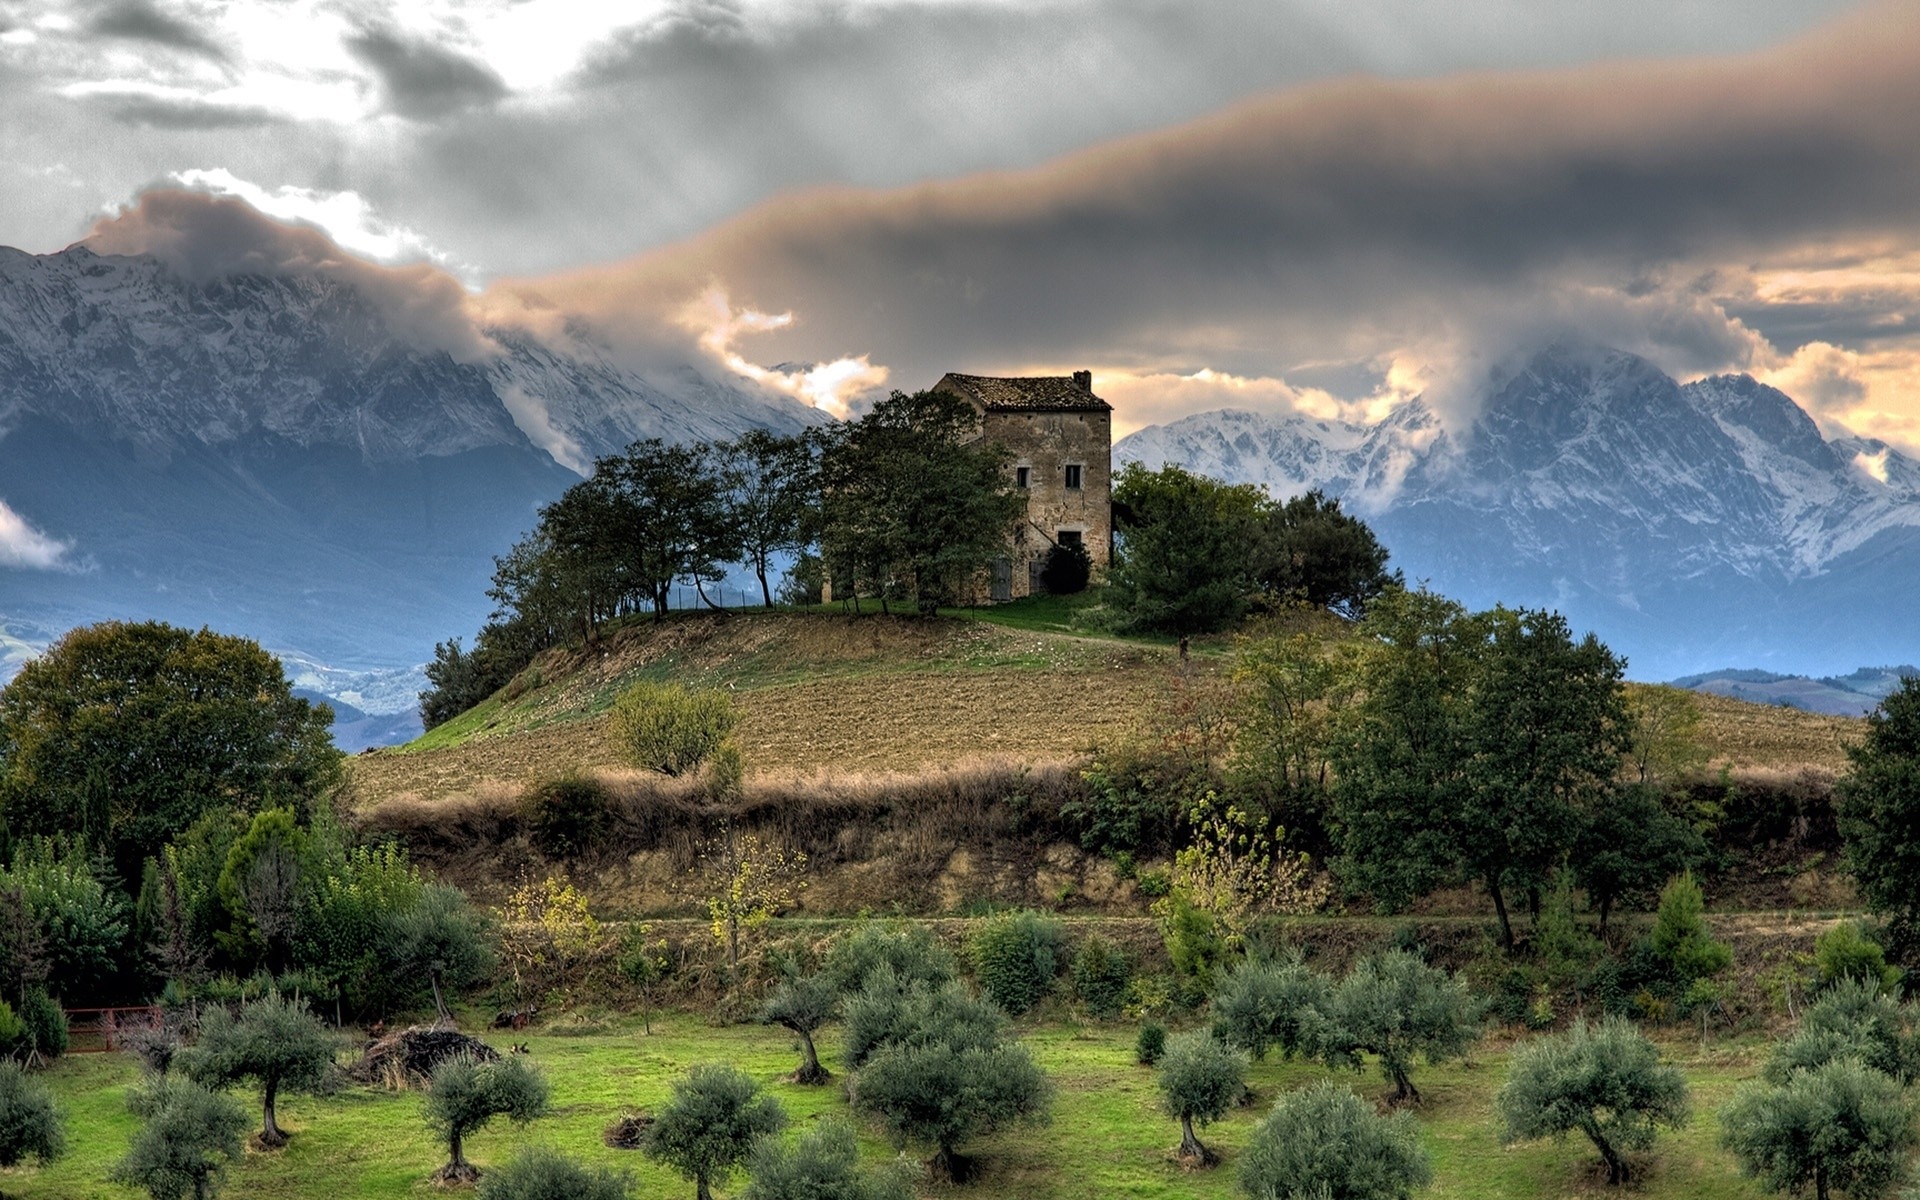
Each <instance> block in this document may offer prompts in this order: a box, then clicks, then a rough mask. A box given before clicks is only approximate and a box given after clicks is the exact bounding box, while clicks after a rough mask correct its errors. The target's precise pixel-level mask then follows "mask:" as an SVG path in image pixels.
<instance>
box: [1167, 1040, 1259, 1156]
mask: <svg viewBox="0 0 1920 1200" xmlns="http://www.w3.org/2000/svg"><path fill="white" fill-rule="evenodd" d="M1155 1082H1156V1083H1157V1084H1158V1085H1159V1088H1160V1108H1161V1110H1162V1111H1163V1112H1165V1113H1166V1114H1167V1115H1168V1116H1170V1117H1173V1118H1175V1119H1176V1120H1178V1121H1179V1122H1180V1157H1182V1158H1187V1159H1192V1160H1193V1161H1195V1162H1202V1163H1208V1162H1212V1161H1214V1157H1215V1156H1214V1154H1213V1152H1212V1151H1210V1150H1208V1149H1207V1148H1206V1147H1205V1146H1204V1145H1202V1144H1201V1142H1200V1139H1199V1138H1197V1137H1195V1136H1194V1133H1193V1127H1194V1125H1195V1124H1196V1123H1198V1124H1199V1125H1201V1126H1202V1127H1205V1126H1207V1125H1211V1124H1212V1123H1213V1122H1215V1121H1217V1120H1219V1119H1220V1118H1221V1117H1223V1116H1225V1115H1226V1114H1227V1112H1228V1111H1229V1110H1230V1109H1232V1108H1233V1106H1234V1105H1235V1104H1237V1103H1239V1101H1240V1097H1241V1096H1242V1095H1243V1094H1244V1093H1245V1092H1246V1090H1247V1055H1246V1052H1245V1051H1243V1050H1236V1049H1234V1048H1233V1047H1232V1046H1229V1045H1227V1044H1226V1043H1225V1042H1223V1041H1221V1040H1220V1039H1219V1038H1216V1037H1214V1036H1213V1034H1211V1033H1208V1032H1207V1031H1206V1030H1204V1029H1196V1030H1194V1031H1192V1032H1190V1033H1183V1034H1180V1035H1178V1036H1177V1037H1174V1038H1173V1039H1171V1040H1170V1041H1168V1043H1167V1050H1166V1054H1165V1055H1163V1056H1162V1057H1161V1059H1160V1066H1159V1072H1158V1074H1157V1076H1156V1078H1155Z"/></svg>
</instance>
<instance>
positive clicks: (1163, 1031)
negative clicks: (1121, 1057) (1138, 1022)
mask: <svg viewBox="0 0 1920 1200" xmlns="http://www.w3.org/2000/svg"><path fill="white" fill-rule="evenodd" d="M1166 1052H1167V1027H1166V1026H1165V1025H1162V1024H1161V1023H1160V1022H1158V1021H1148V1022H1147V1023H1146V1024H1145V1025H1142V1026H1141V1027H1140V1036H1139V1037H1137V1038H1135V1039H1133V1061H1135V1062H1137V1063H1139V1064H1140V1065H1141V1066H1143V1067H1151V1066H1153V1065H1155V1064H1156V1063H1158V1062H1159V1061H1160V1058H1161V1056H1162V1055H1164V1054H1166Z"/></svg>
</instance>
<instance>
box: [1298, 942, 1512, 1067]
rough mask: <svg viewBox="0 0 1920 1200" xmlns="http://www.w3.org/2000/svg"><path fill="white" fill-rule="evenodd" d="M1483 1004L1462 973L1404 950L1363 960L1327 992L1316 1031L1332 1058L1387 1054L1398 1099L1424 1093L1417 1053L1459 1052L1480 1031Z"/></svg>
mask: <svg viewBox="0 0 1920 1200" xmlns="http://www.w3.org/2000/svg"><path fill="white" fill-rule="evenodd" d="M1483 1007H1484V1006H1483V1005H1482V1004H1481V1003H1480V1002H1479V1001H1478V1000H1476V999H1475V998H1474V997H1473V996H1472V995H1471V994H1470V993H1469V992H1468V991H1467V989H1466V986H1465V985H1464V984H1463V983H1461V982H1460V980H1459V979H1457V978H1455V977H1454V976H1451V975H1449V974H1447V973H1446V972H1445V971H1442V970H1439V969H1438V968H1435V967H1430V966H1428V965H1427V964H1426V963H1424V962H1422V961H1420V957H1419V956H1418V955H1416V954H1411V953H1409V952H1407V951H1405V950H1388V951H1386V952H1384V953H1380V954H1375V955H1371V956H1369V957H1367V958H1364V959H1362V960H1360V962H1359V963H1357V964H1356V965H1355V966H1354V968H1353V970H1352V971H1351V972H1350V973H1349V974H1348V975H1347V977H1346V978H1345V979H1343V980H1341V981H1340V983H1339V985H1338V986H1337V987H1335V988H1334V989H1333V994H1332V995H1331V996H1329V997H1328V999H1327V1009H1326V1014H1325V1021H1324V1023H1323V1024H1322V1025H1321V1026H1320V1027H1319V1029H1318V1030H1317V1031H1316V1033H1315V1034H1314V1035H1313V1036H1314V1037H1315V1039H1316V1040H1317V1041H1318V1043H1319V1047H1320V1053H1321V1056H1322V1057H1323V1058H1325V1059H1326V1061H1327V1063H1328V1064H1329V1065H1335V1064H1341V1063H1344V1064H1346V1065H1347V1066H1350V1067H1352V1068H1353V1069H1355V1070H1359V1068H1360V1061H1361V1060H1360V1055H1361V1054H1362V1053H1363V1052H1364V1053H1367V1054H1372V1055H1375V1056H1377V1057H1378V1058H1379V1060H1380V1073H1381V1074H1382V1075H1384V1076H1386V1078H1387V1079H1388V1080H1389V1081H1391V1082H1392V1083H1393V1085H1394V1100H1395V1101H1396V1102H1399V1101H1406V1100H1414V1101H1418V1100H1419V1099H1420V1091H1419V1089H1418V1088H1416V1087H1414V1086H1413V1080H1412V1078H1411V1077H1410V1076H1409V1075H1408V1072H1409V1071H1410V1070H1411V1069H1412V1067H1413V1063H1414V1060H1415V1059H1416V1058H1418V1057H1424V1058H1425V1059H1426V1060H1427V1061H1428V1062H1429V1063H1437V1062H1442V1061H1445V1060H1447V1059H1452V1058H1459V1057H1461V1056H1462V1055H1464V1054H1465V1053H1466V1052H1467V1050H1468V1048H1469V1047H1471V1046H1472V1045H1473V1043H1474V1042H1475V1041H1476V1040H1478V1039H1479V1037H1480V1022H1481V1016H1482V1012H1483Z"/></svg>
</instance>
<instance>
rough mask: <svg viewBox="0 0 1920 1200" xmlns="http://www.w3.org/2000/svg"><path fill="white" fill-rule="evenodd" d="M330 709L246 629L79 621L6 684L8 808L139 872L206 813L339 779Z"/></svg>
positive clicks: (3, 797) (0, 724) (299, 800)
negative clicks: (299, 692) (300, 690)
mask: <svg viewBox="0 0 1920 1200" xmlns="http://www.w3.org/2000/svg"><path fill="white" fill-rule="evenodd" d="M332 720H333V714H332V712H331V711H330V710H328V709H327V707H326V706H325V705H319V706H315V705H312V704H309V703H308V702H307V701H305V700H302V699H299V698H298V697H296V696H294V695H293V691H292V688H291V686H290V685H289V684H288V683H287V678H286V675H285V673H284V672H283V671H282V670H281V667H280V662H279V660H278V659H275V658H274V657H273V656H271V655H269V654H267V653H266V652H265V651H264V650H262V649H260V646H259V644H258V643H256V642H252V641H249V640H247V639H245V638H237V637H226V636H223V635H221V634H217V633H212V632H209V631H207V630H204V629H203V630H200V631H199V632H193V631H190V630H185V629H176V628H174V627H173V626H170V625H163V624H160V623H158V622H147V623H144V624H127V623H123V622H118V621H110V622H107V623H104V624H100V625H93V626H88V627H85V628H81V629H75V630H73V631H72V632H70V633H68V634H67V635H66V636H65V637H63V638H61V639H60V640H59V641H57V642H55V643H54V644H53V646H52V647H50V648H49V649H48V650H47V652H46V653H45V654H42V655H41V656H40V657H39V658H36V659H34V660H32V661H31V662H29V663H27V665H26V666H25V667H24V668H22V670H21V672H20V674H19V675H17V676H15V677H14V679H13V682H11V683H9V684H7V686H6V687H5V688H4V689H0V817H4V819H5V822H6V826H7V828H8V830H9V831H10V832H11V833H12V834H13V835H14V836H15V837H21V836H32V835H51V834H66V835H71V834H78V835H79V836H80V837H81V838H82V839H83V840H84V842H85V844H86V845H87V847H88V848H89V849H95V850H100V849H104V850H106V851H107V852H108V853H109V854H111V855H112V856H113V860H114V865H115V868H116V869H117V870H118V872H119V873H120V875H121V876H122V877H123V878H138V875H139V869H140V865H141V863H142V861H143V860H144V859H145V858H146V857H147V856H148V855H149V854H154V853H157V852H158V851H159V849H160V847H161V846H162V845H164V844H165V843H166V842H167V841H168V839H170V838H172V837H173V836H174V835H175V834H177V833H179V832H181V831H183V830H185V829H186V828H187V827H188V826H189V825H191V824H192V823H193V822H194V820H195V819H196V818H198V817H199V816H200V815H201V814H202V813H205V812H209V811H213V810H216V809H219V808H223V807H229V806H231V807H238V808H241V809H243V810H248V811H251V810H254V809H258V808H265V807H272V806H274V805H276V804H293V805H295V806H304V805H306V804H307V803H308V802H309V801H310V800H311V799H312V798H313V797H315V796H317V795H319V794H320V793H321V792H322V791H324V790H325V789H326V788H327V787H329V786H331V785H332V784H333V783H334V782H335V781H336V780H337V779H338V778H339V777H340V759H341V756H340V752H339V751H338V750H335V749H334V747H333V740H332V737H331V735H330V734H329V732H328V727H329V726H330V725H331V723H332Z"/></svg>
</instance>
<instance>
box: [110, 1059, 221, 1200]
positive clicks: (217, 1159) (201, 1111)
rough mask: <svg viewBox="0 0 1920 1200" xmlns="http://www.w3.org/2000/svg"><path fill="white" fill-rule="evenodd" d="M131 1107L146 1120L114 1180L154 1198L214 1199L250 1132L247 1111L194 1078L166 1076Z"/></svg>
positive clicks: (116, 1167)
mask: <svg viewBox="0 0 1920 1200" xmlns="http://www.w3.org/2000/svg"><path fill="white" fill-rule="evenodd" d="M128 1107H130V1108H132V1109H133V1111H134V1113H135V1115H137V1116H141V1117H144V1118H146V1124H145V1125H142V1126H141V1127H140V1132H138V1133H136V1134H134V1136H133V1144H132V1146H130V1147H129V1148H128V1150H127V1156H126V1157H125V1158H123V1159H121V1160H120V1161H119V1162H118V1163H116V1164H115V1165H114V1168H113V1171H112V1173H111V1176H110V1177H111V1178H112V1179H113V1181H114V1182H116V1183H124V1184H126V1185H127V1186H128V1187H135V1188H139V1189H140V1190H141V1191H143V1192H145V1193H147V1194H148V1195H149V1196H151V1197H153V1200H189V1198H191V1200H212V1197H214V1196H216V1195H218V1194H219V1191H220V1183H221V1181H222V1179H223V1178H224V1177H225V1175H226V1170H227V1166H228V1165H229V1164H230V1163H232V1162H234V1161H235V1160H236V1159H238V1158H239V1157H240V1155H241V1153H242V1149H241V1145H240V1135H241V1134H243V1133H245V1132H246V1130H247V1114H246V1112H245V1111H244V1110H242V1109H241V1107H240V1106H239V1105H238V1104H237V1103H235V1102H234V1100H233V1098H232V1097H231V1096H223V1095H221V1094H220V1093H218V1092H210V1091H208V1090H207V1089H206V1088H203V1087H201V1086H200V1085H199V1084H197V1083H194V1082H193V1081H192V1080H189V1079H179V1078H174V1079H163V1080H160V1081H158V1082H157V1083H155V1084H154V1085H153V1086H152V1087H149V1088H145V1089H142V1090H140V1091H137V1092H135V1093H133V1096H132V1098H131V1100H130V1101H129V1104H128Z"/></svg>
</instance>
